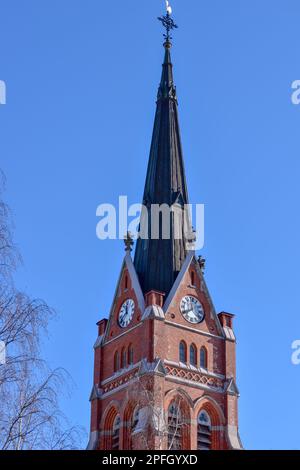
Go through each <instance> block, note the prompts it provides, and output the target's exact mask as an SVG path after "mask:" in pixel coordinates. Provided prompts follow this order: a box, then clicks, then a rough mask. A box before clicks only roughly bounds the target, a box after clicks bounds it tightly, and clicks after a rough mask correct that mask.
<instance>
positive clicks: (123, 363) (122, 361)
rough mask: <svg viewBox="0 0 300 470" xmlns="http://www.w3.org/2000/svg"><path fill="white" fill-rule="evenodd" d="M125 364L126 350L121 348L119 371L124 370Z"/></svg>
mask: <svg viewBox="0 0 300 470" xmlns="http://www.w3.org/2000/svg"><path fill="white" fill-rule="evenodd" d="M126 364H127V354H126V349H125V348H123V349H122V352H121V369H125V367H126Z"/></svg>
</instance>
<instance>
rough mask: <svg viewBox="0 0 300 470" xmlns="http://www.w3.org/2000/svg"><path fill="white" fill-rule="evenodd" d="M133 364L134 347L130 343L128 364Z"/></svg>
mask: <svg viewBox="0 0 300 470" xmlns="http://www.w3.org/2000/svg"><path fill="white" fill-rule="evenodd" d="M132 364H133V347H132V345H131V344H130V346H128V365H132Z"/></svg>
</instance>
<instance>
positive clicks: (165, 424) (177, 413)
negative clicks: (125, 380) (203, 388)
mask: <svg viewBox="0 0 300 470" xmlns="http://www.w3.org/2000/svg"><path fill="white" fill-rule="evenodd" d="M127 400H128V401H129V400H131V402H132V403H134V404H135V406H136V410H138V421H137V423H136V426H135V428H134V429H132V430H131V432H132V438H133V436H134V435H136V436H138V440H139V443H140V445H141V447H142V448H143V449H144V450H153V445H154V440H155V447H156V449H161V450H163V449H168V450H171V449H173V450H175V449H177V448H178V446H179V445H180V443H179V440H180V437H179V436H180V433H181V429H182V426H183V425H184V419H183V415H182V413H181V404H182V399H181V397H180V395H179V396H178V397H176V398H175V400H174V402H173V403H172V415H171V416H170V415H169V413H168V410H167V411H166V410H164V406H163V403H164V394H163V390H162V388H161V387H159V386H157V385H156V387H153V385H152V378H151V376H150V377H149V378H148V377H145V376H142V377H138V378H137V380H136V381H135V382H134V383H133V384H132V386H131V387H129V389H128V391H127Z"/></svg>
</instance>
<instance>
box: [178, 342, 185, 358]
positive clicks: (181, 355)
mask: <svg viewBox="0 0 300 470" xmlns="http://www.w3.org/2000/svg"><path fill="white" fill-rule="evenodd" d="M179 361H180V362H183V363H186V344H185V342H184V341H181V342H180V345H179Z"/></svg>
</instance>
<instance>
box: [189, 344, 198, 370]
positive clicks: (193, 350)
mask: <svg viewBox="0 0 300 470" xmlns="http://www.w3.org/2000/svg"><path fill="white" fill-rule="evenodd" d="M190 364H191V365H192V366H197V348H196V346H195V345H194V344H191V345H190Z"/></svg>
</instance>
